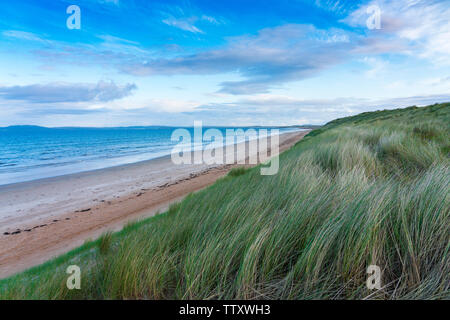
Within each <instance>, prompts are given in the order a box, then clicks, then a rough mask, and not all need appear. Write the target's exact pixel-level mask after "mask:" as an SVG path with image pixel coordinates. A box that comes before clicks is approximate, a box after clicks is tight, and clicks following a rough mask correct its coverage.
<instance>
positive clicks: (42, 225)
mask: <svg viewBox="0 0 450 320" xmlns="http://www.w3.org/2000/svg"><path fill="white" fill-rule="evenodd" d="M308 132H309V131H296V132H289V133H283V134H280V152H283V151H284V150H286V149H288V148H290V147H291V146H292V145H294V144H295V143H296V142H297V141H298V140H300V139H301V138H302V137H303V136H305V135H306V134H307V133H308ZM235 166H242V164H231V165H227V164H225V165H206V164H198V165H175V164H173V163H172V162H171V161H170V155H168V156H163V157H160V158H156V159H151V160H145V161H140V162H136V163H131V164H125V165H119V166H115V167H109V168H104V169H96V170H91V171H85V172H80V173H74V174H69V175H64V176H58V177H52V178H44V179H39V180H33V181H28V182H20V183H16V184H10V185H4V186H0V204H2V206H1V209H0V226H1V227H0V278H4V277H7V276H11V275H13V274H15V273H17V272H20V271H23V270H25V269H28V268H30V267H32V266H36V265H39V264H41V263H43V262H45V261H47V260H49V259H51V258H52V257H55V256H57V255H59V254H62V253H64V252H67V251H69V250H71V249H73V248H75V247H77V246H79V245H82V244H83V243H84V242H85V241H86V240H88V239H94V238H97V237H99V236H100V235H101V234H102V233H104V232H105V231H117V230H120V229H121V228H122V227H123V226H124V225H125V224H126V223H128V222H130V221H133V220H138V219H143V218H147V217H150V216H153V215H155V214H156V213H158V212H163V211H165V210H167V208H168V207H169V205H170V204H172V203H174V202H177V201H179V200H181V199H182V198H184V197H185V196H186V195H188V194H189V193H192V192H196V191H199V190H201V189H203V188H205V187H207V186H209V185H211V184H212V183H214V182H215V181H216V180H217V179H219V178H220V177H223V176H225V175H226V174H227V172H228V171H229V170H230V169H231V168H232V167H235ZM245 166H249V165H245ZM19 231H20V232H19Z"/></svg>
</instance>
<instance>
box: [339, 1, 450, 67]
mask: <svg viewBox="0 0 450 320" xmlns="http://www.w3.org/2000/svg"><path fill="white" fill-rule="evenodd" d="M371 5H377V6H379V7H380V9H381V30H367V35H368V37H369V39H370V38H372V39H377V40H378V41H377V43H378V45H379V46H382V47H385V46H387V45H389V46H390V45H392V44H395V43H397V44H398V45H399V47H401V46H402V45H405V44H406V45H407V47H405V48H404V50H403V52H404V53H409V54H412V55H417V56H419V57H422V58H426V59H429V60H430V61H432V62H433V63H435V64H437V65H450V40H449V39H450V20H449V17H450V3H449V1H448V0H444V1H436V0H396V1H388V0H375V1H372V2H370V3H368V4H366V5H363V6H361V7H360V8H359V9H357V10H355V11H353V12H352V13H351V14H350V15H349V16H348V17H347V18H345V19H344V20H343V22H345V23H348V24H350V25H352V26H359V27H362V28H366V20H367V18H368V14H367V13H366V8H367V7H369V6H371ZM402 41H403V42H402ZM379 42H381V43H379ZM383 42H384V43H383Z"/></svg>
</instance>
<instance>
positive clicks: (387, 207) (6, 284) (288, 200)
mask: <svg viewBox="0 0 450 320" xmlns="http://www.w3.org/2000/svg"><path fill="white" fill-rule="evenodd" d="M449 125H450V104H448V103H447V104H436V105H432V106H428V107H424V108H417V107H410V108H406V109H397V110H389V111H378V112H371V113H363V114H360V115H357V116H354V117H349V118H343V119H338V120H335V121H332V122H330V123H328V124H327V125H326V126H324V127H322V128H320V129H316V130H314V131H312V132H311V133H309V134H308V135H307V137H305V138H304V139H303V140H301V141H300V142H299V143H297V144H296V145H295V146H294V147H293V148H291V149H290V150H288V151H286V152H284V153H283V154H282V155H281V157H280V170H279V172H278V174H276V175H274V176H261V175H260V170H259V168H252V169H243V168H239V169H234V170H233V171H231V172H230V174H229V175H228V176H226V177H224V178H222V179H220V180H219V181H217V182H216V183H215V184H214V185H212V186H210V187H208V188H206V189H204V190H202V191H200V192H198V193H195V194H192V195H189V196H188V197H187V198H185V199H184V200H183V201H182V202H181V203H178V204H176V205H173V206H171V207H170V209H169V210H168V212H165V213H163V214H161V215H158V216H156V217H154V218H150V219H147V220H144V221H141V222H138V223H135V224H130V225H128V226H127V227H126V228H124V230H122V231H121V232H120V233H115V234H106V235H104V236H103V237H101V238H100V239H99V240H97V241H95V242H90V243H87V244H86V245H84V246H83V247H81V248H78V249H76V250H75V251H73V252H70V253H68V254H66V255H64V256H61V257H59V258H58V259H56V260H53V261H51V262H48V263H47V264H45V265H43V266H40V267H37V268H33V269H31V270H29V271H27V272H25V273H21V274H18V275H16V276H14V277H11V278H8V279H4V280H2V281H0V298H1V299H19V298H24V299H124V298H126V299H255V298H259V299H364V298H370V299H449V298H450V291H449V285H450V276H449V272H450V256H449V248H450V241H449V240H450V232H449V231H450V230H449V227H450V219H449V218H450V212H449V181H450V170H449V155H450V154H449V152H450V139H449V138H450V130H449ZM72 264H76V265H79V266H80V267H81V270H82V284H81V290H72V291H70V290H68V289H67V288H66V279H67V274H66V273H65V270H66V268H67V266H69V265H72ZM370 264H376V265H378V266H380V267H381V270H382V289H381V290H369V289H367V287H366V279H367V274H366V268H367V266H368V265H370Z"/></svg>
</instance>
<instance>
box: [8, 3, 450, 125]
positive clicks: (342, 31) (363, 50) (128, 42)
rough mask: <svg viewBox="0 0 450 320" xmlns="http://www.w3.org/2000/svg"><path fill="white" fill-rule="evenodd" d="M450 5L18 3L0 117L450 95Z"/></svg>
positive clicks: (213, 115) (270, 120) (219, 118)
mask: <svg viewBox="0 0 450 320" xmlns="http://www.w3.org/2000/svg"><path fill="white" fill-rule="evenodd" d="M70 5H77V6H79V8H80V10H81V28H80V29H79V30H78V29H68V28H67V26H66V20H67V18H68V17H69V16H70V15H69V14H67V13H66V9H67V7H68V6H70ZM373 5H376V6H377V8H379V9H380V18H381V20H380V21H381V25H380V27H381V28H380V29H369V28H368V27H367V19H369V18H370V17H371V14H370V13H368V12H367V8H368V7H371V6H373ZM449 16H450V2H449V1H445V0H443V1H435V0H426V1H421V0H396V1H386V0H379V1H373V0H370V1H352V0H349V1H343V0H304V1H294V0H278V1H274V0H273V1H266V0H263V1H261V0H259V1H245V0H240V1H234V0H231V1H230V0H228V1H193V0H191V1H167V0H164V1H145V0H141V1H137V0H128V1H125V0H82V1H76V0H70V1H62V0H60V1H58V0H40V1H37V0H35V1H30V0H23V1H9V2H7V3H2V4H1V5H0V70H1V72H0V126H8V125H17V124H35V125H44V126H127V125H174V126H189V125H192V124H193V121H194V120H202V121H203V123H204V124H206V125H211V126H214V125H216V126H219V125H220V126H221V125H294V124H321V123H324V122H327V121H329V120H332V119H334V118H337V117H343V116H348V115H352V114H356V113H359V112H363V111H368V110H377V109H383V108H394V107H405V106H409V105H426V104H430V103H435V102H443V101H450V20H449V18H448V17H449Z"/></svg>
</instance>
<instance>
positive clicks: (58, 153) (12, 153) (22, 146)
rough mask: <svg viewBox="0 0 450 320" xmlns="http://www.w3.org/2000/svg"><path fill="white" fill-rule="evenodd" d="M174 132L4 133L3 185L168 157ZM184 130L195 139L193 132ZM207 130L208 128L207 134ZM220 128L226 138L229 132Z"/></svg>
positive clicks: (0, 140)
mask: <svg viewBox="0 0 450 320" xmlns="http://www.w3.org/2000/svg"><path fill="white" fill-rule="evenodd" d="M175 129H177V128H172V127H121V128H42V127H33V126H14V127H7V128H0V185H5V184H10V183H16V182H23V181H31V180H36V179H41V178H49V177H56V176H60V175H65V174H71V173H77V172H83V171H89V170H95V169H101V168H107V167H112V166H117V165H123V164H128V163H134V162H139V161H144V160H150V159H154V158H158V157H162V156H165V155H170V153H171V150H172V149H173V147H174V146H175V145H176V144H178V143H179V142H176V141H175V142H174V141H171V135H172V132H173V131H174V130H175ZM186 129H187V130H188V131H189V132H190V133H191V136H192V137H194V129H193V128H186ZM207 129H208V128H207V127H204V128H203V132H204V131H205V130H207ZM218 129H219V130H220V131H221V132H222V133H223V135H224V136H225V132H226V131H225V130H226V129H227V128H218ZM230 129H236V128H230ZM243 129H244V130H246V129H248V128H243ZM254 129H256V130H259V129H268V130H270V129H273V128H260V127H258V128H254ZM278 130H279V132H280V133H285V132H289V131H297V130H300V129H296V128H278ZM269 133H270V131H269ZM238 142H239V141H238ZM209 143H210V142H204V143H203V144H204V145H206V144H209ZM197 147H199V146H197ZM194 148H196V147H195V146H194Z"/></svg>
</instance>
